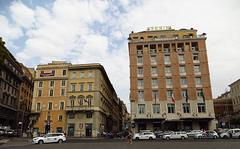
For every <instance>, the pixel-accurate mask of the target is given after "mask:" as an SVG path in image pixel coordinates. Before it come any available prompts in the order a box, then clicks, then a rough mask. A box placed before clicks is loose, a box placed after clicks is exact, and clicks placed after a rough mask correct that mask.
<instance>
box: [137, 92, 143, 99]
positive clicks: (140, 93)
mask: <svg viewBox="0 0 240 149" xmlns="http://www.w3.org/2000/svg"><path fill="white" fill-rule="evenodd" d="M138 101H144V92H143V91H138Z"/></svg>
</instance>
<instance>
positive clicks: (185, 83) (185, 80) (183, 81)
mask: <svg viewBox="0 0 240 149" xmlns="http://www.w3.org/2000/svg"><path fill="white" fill-rule="evenodd" d="M180 80H181V82H180V83H181V85H182V86H185V85H187V78H185V77H182V78H181V79H180Z"/></svg>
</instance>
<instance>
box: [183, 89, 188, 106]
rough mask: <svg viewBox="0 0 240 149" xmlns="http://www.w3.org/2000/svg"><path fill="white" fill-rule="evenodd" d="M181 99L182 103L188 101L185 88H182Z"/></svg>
mask: <svg viewBox="0 0 240 149" xmlns="http://www.w3.org/2000/svg"><path fill="white" fill-rule="evenodd" d="M182 100H183V102H184V103H187V102H188V93H187V90H182Z"/></svg>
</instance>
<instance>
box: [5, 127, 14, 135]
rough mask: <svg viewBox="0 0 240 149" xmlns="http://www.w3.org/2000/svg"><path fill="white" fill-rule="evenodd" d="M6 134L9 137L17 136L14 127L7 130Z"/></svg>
mask: <svg viewBox="0 0 240 149" xmlns="http://www.w3.org/2000/svg"><path fill="white" fill-rule="evenodd" d="M5 135H6V136H8V137H14V136H15V131H14V130H12V129H9V130H6V131H5Z"/></svg>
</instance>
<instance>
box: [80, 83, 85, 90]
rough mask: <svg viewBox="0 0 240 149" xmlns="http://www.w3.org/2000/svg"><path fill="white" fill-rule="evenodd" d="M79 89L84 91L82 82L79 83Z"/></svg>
mask: <svg viewBox="0 0 240 149" xmlns="http://www.w3.org/2000/svg"><path fill="white" fill-rule="evenodd" d="M80 91H81V92H83V91H84V84H83V83H80Z"/></svg>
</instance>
